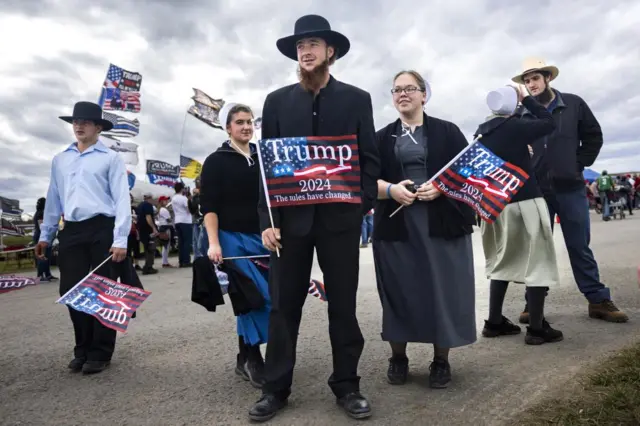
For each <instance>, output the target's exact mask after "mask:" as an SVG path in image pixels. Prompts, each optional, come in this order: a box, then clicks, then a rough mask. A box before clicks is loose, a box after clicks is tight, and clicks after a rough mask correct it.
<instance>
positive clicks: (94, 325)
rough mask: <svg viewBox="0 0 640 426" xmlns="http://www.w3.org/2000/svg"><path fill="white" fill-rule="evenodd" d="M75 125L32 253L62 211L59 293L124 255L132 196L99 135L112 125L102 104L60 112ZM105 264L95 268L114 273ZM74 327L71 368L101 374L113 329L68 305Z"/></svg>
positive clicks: (54, 173) (59, 158) (42, 245)
mask: <svg viewBox="0 0 640 426" xmlns="http://www.w3.org/2000/svg"><path fill="white" fill-rule="evenodd" d="M60 118H61V119H62V120H64V121H66V122H68V123H71V124H72V125H73V132H74V134H75V137H76V142H74V143H72V144H71V145H69V146H68V147H67V148H66V149H65V150H64V151H62V152H61V153H59V154H57V155H56V156H55V157H54V158H53V162H52V164H51V182H50V183H49V191H48V192H47V203H46V206H45V210H44V221H43V222H42V225H41V227H40V230H41V235H40V241H39V242H38V244H37V246H36V256H37V257H38V258H43V257H44V254H43V253H45V250H46V248H47V247H48V246H49V245H50V244H51V241H52V239H53V237H54V235H55V233H56V231H57V229H58V223H59V220H60V217H61V215H62V213H63V212H64V222H65V226H64V230H63V231H61V232H60V233H59V234H58V240H59V242H60V245H59V250H60V254H59V256H58V266H59V268H60V295H61V296H62V295H63V294H65V293H66V292H67V291H69V290H70V289H71V287H73V286H74V285H76V284H77V283H78V282H79V281H80V280H81V279H82V278H84V277H85V276H86V275H87V274H88V273H89V271H91V270H92V269H94V268H95V267H97V266H98V265H100V264H101V263H103V261H104V260H105V259H106V258H107V257H108V256H109V254H111V255H112V256H113V257H112V260H113V261H114V262H122V261H123V260H124V259H125V257H126V251H127V238H128V236H129V231H130V230H131V200H130V198H129V183H128V179H127V169H126V168H125V165H124V162H123V161H122V158H120V156H119V155H118V154H117V153H116V152H115V151H112V150H110V149H109V148H107V147H106V146H105V145H104V144H102V142H100V141H99V140H98V136H99V135H100V132H102V131H108V130H110V129H111V128H112V127H113V124H112V123H111V122H110V121H107V120H105V119H103V118H102V108H100V106H99V105H97V104H94V103H91V102H78V103H77V104H76V105H75V107H74V108H73V115H71V116H64V117H60ZM110 266H111V265H109V264H108V263H106V264H105V265H104V266H102V267H101V268H100V269H98V270H97V271H96V273H97V274H99V275H102V276H106V277H108V278H116V277H112V276H110V275H111V270H112V268H111V267H110ZM69 314H70V316H71V322H72V323H73V329H74V332H75V341H76V345H75V348H74V358H73V360H72V361H71V363H70V364H69V369H71V370H72V371H74V372H79V371H82V372H83V373H85V374H93V373H100V372H101V371H103V370H104V369H105V368H107V367H108V366H109V363H110V361H111V356H112V355H113V351H114V348H115V343H116V331H115V330H113V329H111V328H108V327H105V326H104V325H102V324H101V323H100V322H99V321H98V320H97V319H96V318H95V317H93V316H92V315H89V314H85V313H83V312H80V311H77V310H75V309H72V308H69Z"/></svg>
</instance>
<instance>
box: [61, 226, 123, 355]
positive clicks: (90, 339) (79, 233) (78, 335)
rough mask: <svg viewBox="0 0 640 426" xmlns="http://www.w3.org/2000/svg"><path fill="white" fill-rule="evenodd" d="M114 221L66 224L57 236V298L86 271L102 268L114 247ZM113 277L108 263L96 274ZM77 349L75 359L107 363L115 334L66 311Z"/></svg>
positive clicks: (92, 320) (91, 319)
mask: <svg viewBox="0 0 640 426" xmlns="http://www.w3.org/2000/svg"><path fill="white" fill-rule="evenodd" d="M113 226H114V219H113V218H109V217H106V216H96V217H93V218H91V219H88V220H85V221H82V222H65V225H64V229H63V230H62V231H60V233H59V234H58V240H59V242H60V245H59V255H58V267H59V268H60V296H62V295H63V294H65V293H66V292H67V291H69V290H70V289H71V287H73V286H74V285H76V284H77V283H78V281H80V280H81V279H83V278H84V277H85V276H86V275H87V274H88V273H89V271H91V270H93V268H95V267H96V266H98V265H99V264H101V263H102V262H103V261H104V260H105V259H106V258H107V257H108V256H109V249H110V248H111V245H112V244H113ZM95 273H96V274H98V275H102V276H103V277H107V278H111V279H114V278H117V277H112V276H111V275H112V268H111V265H110V262H107V263H105V264H104V265H103V266H102V267H101V268H100V269H98V270H97V271H96V272H95ZM68 309H69V315H70V316H71V322H72V323H73V331H74V333H75V339H76V345H75V348H74V351H73V352H74V356H75V357H76V358H85V359H87V360H89V361H110V360H111V356H112V354H113V351H114V349H115V345H116V331H115V330H113V329H111V328H108V327H105V326H104V325H102V324H101V323H100V321H98V320H97V319H96V318H95V317H93V316H92V315H89V314H85V313H84V312H79V311H76V310H75V309H73V308H70V307H68Z"/></svg>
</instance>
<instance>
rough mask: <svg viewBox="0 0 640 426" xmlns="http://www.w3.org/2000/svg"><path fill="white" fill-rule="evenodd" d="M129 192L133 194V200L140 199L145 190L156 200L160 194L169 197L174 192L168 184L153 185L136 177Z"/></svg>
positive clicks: (137, 200)
mask: <svg viewBox="0 0 640 426" xmlns="http://www.w3.org/2000/svg"><path fill="white" fill-rule="evenodd" d="M129 192H130V193H131V195H133V201H134V202H140V201H142V197H143V196H144V194H146V193H147V192H149V193H151V195H152V196H153V198H154V199H155V200H157V199H158V197H160V196H161V195H166V196H167V197H171V196H172V195H173V194H175V191H174V190H173V188H169V187H168V186H162V185H153V184H151V183H149V182H145V181H143V180H137V179H136V183H135V185H133V188H132V189H131V191H129Z"/></svg>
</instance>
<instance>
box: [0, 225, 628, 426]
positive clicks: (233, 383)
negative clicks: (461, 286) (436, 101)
mask: <svg viewBox="0 0 640 426" xmlns="http://www.w3.org/2000/svg"><path fill="white" fill-rule="evenodd" d="M639 216H640V214H636V215H634V216H631V217H627V219H625V220H623V221H611V222H608V223H604V222H602V221H601V220H600V219H599V218H598V217H597V216H595V215H594V216H592V233H593V235H592V247H593V250H594V252H595V255H596V258H597V260H598V262H599V264H600V273H601V277H602V280H603V282H605V283H606V284H607V285H609V286H610V287H611V289H612V293H613V297H614V300H615V302H616V303H617V304H618V305H619V307H621V308H623V309H624V310H625V311H626V312H627V313H628V314H629V316H630V317H631V321H630V322H629V323H626V324H611V323H605V322H602V321H598V320H592V319H589V318H588V316H587V305H586V302H585V299H584V298H583V296H582V295H581V294H580V293H579V292H578V290H577V287H576V286H575V282H574V280H573V277H572V274H571V270H570V266H569V262H568V257H567V253H566V250H565V248H564V243H563V241H562V233H561V232H560V229H559V228H558V229H557V232H556V236H555V238H556V247H557V249H558V256H559V260H560V268H561V275H562V281H563V285H562V287H561V288H558V289H556V290H554V291H552V292H551V294H550V296H549V298H548V302H547V303H548V305H547V316H548V319H549V320H550V322H552V324H553V326H554V327H557V328H559V329H561V330H562V331H563V332H564V334H565V340H564V341H563V342H561V343H556V344H549V345H542V346H540V347H531V346H526V345H525V344H524V342H523V339H524V335H523V334H522V335H519V336H511V337H507V338H501V339H499V340H496V339H485V338H482V337H481V335H480V330H481V329H482V325H483V320H484V319H485V318H486V315H487V310H488V283H487V280H486V279H485V278H484V276H483V267H484V257H483V254H482V247H481V245H480V241H479V236H480V235H479V233H478V232H476V233H475V234H474V253H475V264H476V289H477V290H476V292H477V295H476V300H477V306H476V319H477V328H478V341H477V343H475V344H473V345H470V346H468V347H465V348H461V349H457V350H453V351H452V353H451V364H452V368H453V374H454V378H453V382H452V384H451V386H450V387H449V388H448V389H446V390H431V389H429V388H428V387H427V376H428V366H429V362H430V360H431V358H432V349H431V348H430V347H429V346H426V345H413V346H410V348H409V357H410V369H411V375H412V376H411V379H410V382H409V383H407V384H406V385H405V386H401V387H392V386H390V385H388V384H387V382H386V380H385V374H386V369H387V358H388V357H389V350H388V346H387V344H386V343H385V342H382V341H381V339H380V326H381V308H380V302H379V299H378V294H377V291H376V284H375V275H374V268H373V259H372V254H371V248H367V249H362V250H361V261H360V263H361V272H360V290H359V295H358V299H359V305H358V318H359V321H360V326H361V328H362V331H363V334H364V336H365V339H366V345H365V350H364V353H363V355H362V359H361V362H360V374H361V376H362V382H361V387H362V391H363V393H364V394H365V395H366V396H367V397H368V398H369V399H370V401H371V404H372V406H373V410H374V415H373V416H372V417H371V418H370V419H369V420H368V421H367V424H371V425H400V424H415V425H427V424H429V425H440V424H442V425H445V424H446V425H467V424H468V425H494V424H495V425H499V424H503V423H504V422H505V421H506V420H507V419H509V418H511V417H512V416H514V415H517V413H518V412H519V411H520V410H522V409H523V408H525V407H527V406H528V405H530V404H531V403H533V402H535V401H536V400H537V399H538V398H540V397H541V396H544V395H545V394H547V393H548V392H549V391H550V390H553V389H558V387H561V386H563V384H564V383H566V382H567V381H568V380H570V379H571V377H572V376H573V375H575V374H576V372H578V371H579V370H580V369H581V368H582V367H584V366H588V365H594V364H597V363H599V362H600V360H601V359H603V357H605V356H606V355H607V354H609V353H611V352H612V351H615V350H616V349H618V348H621V347H623V346H625V345H628V344H629V343H631V342H632V341H637V340H638V339H639V338H640V327H638V322H639V321H638V318H640V290H639V289H638V284H637V275H636V268H637V266H638V264H639V263H640V257H639V255H638V247H639V237H640V217H639ZM54 273H55V274H57V271H54ZM313 276H314V277H316V278H319V279H322V274H321V272H320V270H319V269H318V267H317V265H316V266H315V268H314V273H313ZM143 282H144V285H145V287H146V288H147V289H149V290H150V291H152V292H153V294H152V295H151V297H150V298H149V299H148V300H147V301H146V302H145V303H144V304H143V306H142V307H141V309H140V310H139V312H138V318H136V319H134V320H133V321H132V323H131V325H130V327H129V330H128V332H127V333H126V334H123V335H120V336H119V338H118V344H117V347H116V353H115V355H114V359H113V363H112V365H111V367H110V369H109V370H107V371H106V372H104V373H102V374H99V375H95V376H82V375H77V374H71V373H69V371H68V370H67V368H66V365H67V363H68V362H69V361H70V359H71V357H72V347H73V335H72V329H71V322H70V320H69V318H68V313H67V310H66V308H65V307H64V306H61V305H56V304H55V303H54V302H55V300H56V298H57V292H58V290H57V284H48V283H44V284H41V285H39V286H37V287H32V288H27V289H24V290H20V291H15V292H11V293H7V294H2V295H0V323H1V325H0V342H1V349H0V425H64V426H71V425H96V426H97V425H153V426H160V425H242V424H249V421H248V419H247V410H248V409H249V407H250V406H251V404H252V403H253V402H255V401H256V400H257V399H258V397H259V391H258V390H256V389H253V388H252V387H251V386H250V385H249V384H248V383H247V382H243V381H242V380H240V379H239V378H237V377H236V376H235V375H234V373H233V368H234V363H235V354H236V351H237V338H236V335H235V319H234V316H233V312H232V310H231V306H230V305H229V304H227V305H225V306H224V307H222V309H221V310H219V312H216V313H209V312H206V311H205V310H204V308H202V307H201V306H199V305H196V304H194V303H192V302H191V301H190V289H191V271H190V270H183V269H174V270H161V271H160V273H159V274H157V275H154V276H149V277H147V276H145V277H143ZM522 306H523V288H522V287H519V286H515V285H514V286H513V288H511V289H510V291H509V293H508V294H507V299H506V301H505V315H507V316H508V317H510V318H511V319H512V320H513V321H514V322H515V321H516V320H517V315H518V314H519V312H520V311H521V309H522ZM326 321H327V320H326V304H324V303H323V302H320V301H319V300H317V299H315V298H309V299H308V301H307V303H306V306H305V313H304V317H303V323H302V327H301V331H300V339H299V347H298V362H297V368H296V371H295V377H294V388H293V394H292V396H291V399H290V404H289V407H288V408H287V409H286V410H285V411H283V412H282V413H281V414H279V415H278V416H277V417H275V418H274V419H273V420H272V421H271V422H270V423H269V424H273V425H305V426H308V425H329V424H331V425H342V424H353V423H355V421H353V420H349V419H348V418H347V417H346V416H345V415H344V414H343V413H342V412H341V411H340V410H339V409H338V408H337V407H336V405H335V399H334V398H333V396H332V394H331V391H330V390H329V387H328V386H327V384H326V381H327V378H328V376H329V374H330V372H331V348H330V344H329V337H328V332H327V329H328V327H327V323H326Z"/></svg>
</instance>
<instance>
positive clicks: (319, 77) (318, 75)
mask: <svg viewBox="0 0 640 426" xmlns="http://www.w3.org/2000/svg"><path fill="white" fill-rule="evenodd" d="M328 72H329V61H328V60H325V61H323V62H322V63H321V64H320V65H318V66H317V67H315V68H314V69H312V70H311V71H307V70H305V69H302V68H301V67H300V66H299V65H298V79H299V80H300V84H301V85H302V87H303V88H304V89H305V90H307V91H309V92H312V93H316V92H317V91H319V90H320V89H322V87H323V86H324V84H325V83H326V78H327V73H328Z"/></svg>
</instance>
